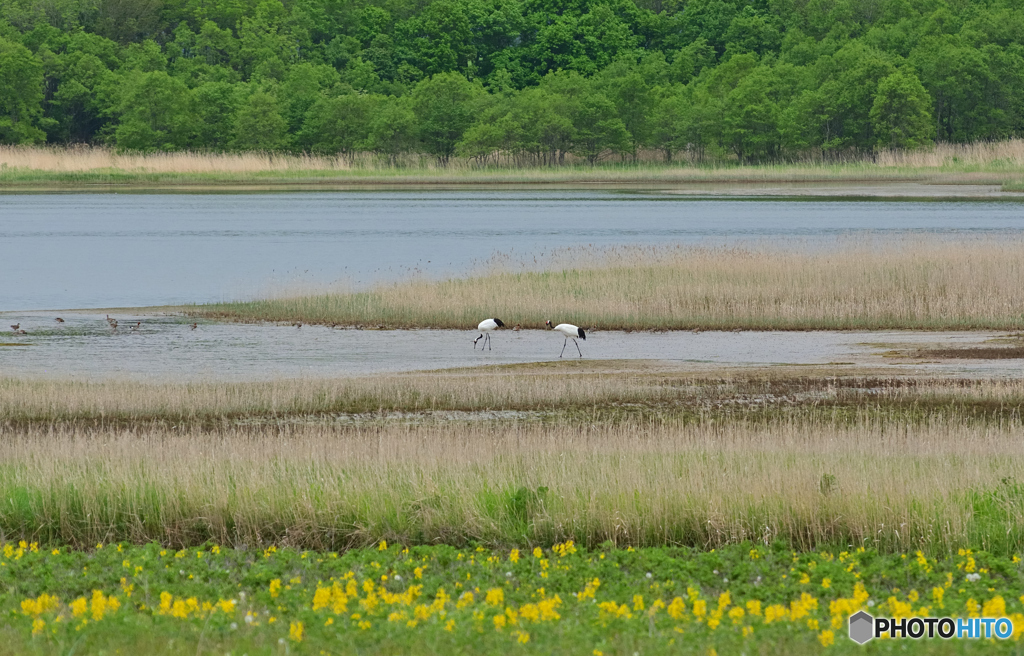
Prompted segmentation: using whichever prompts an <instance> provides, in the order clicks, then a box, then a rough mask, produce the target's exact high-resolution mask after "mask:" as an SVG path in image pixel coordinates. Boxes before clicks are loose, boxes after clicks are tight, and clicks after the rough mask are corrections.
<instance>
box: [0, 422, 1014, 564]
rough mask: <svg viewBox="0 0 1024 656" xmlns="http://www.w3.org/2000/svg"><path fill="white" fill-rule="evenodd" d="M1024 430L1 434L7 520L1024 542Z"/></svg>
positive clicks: (319, 534)
mask: <svg viewBox="0 0 1024 656" xmlns="http://www.w3.org/2000/svg"><path fill="white" fill-rule="evenodd" d="M1019 435H1020V426H1019V424H1018V425H1017V426H1016V427H1015V428H1011V429H1006V428H998V427H993V426H982V425H977V424H971V423H964V422H959V421H950V422H942V421H935V422H932V423H930V424H929V425H928V426H916V425H910V424H906V425H903V426H900V427H893V426H891V425H884V424H876V423H873V422H870V421H869V422H862V423H859V424H857V425H852V426H845V427H839V426H835V425H831V424H829V423H822V422H788V423H781V424H776V425H773V426H757V425H748V424H745V423H743V422H736V423H731V424H727V425H722V424H718V425H716V424H713V423H704V424H700V425H671V424H669V423H662V424H660V425H649V424H641V423H634V424H630V423H625V424H619V425H615V426H593V425H586V424H577V425H569V424H564V425H560V426H538V425H527V424H494V425H468V424H460V425H448V426H397V425H392V426H387V427H373V428H362V429H338V428H330V427H325V426H304V427H288V428H283V429H276V428H274V429H272V428H266V427H264V428H257V429H232V430H227V431H222V432H218V433H215V434H210V433H208V432H202V433H192V432H187V431H186V432H184V433H182V432H178V431H172V430H164V429H152V430H146V429H143V430H128V431H107V432H96V431H88V430H80V429H76V428H56V429H45V428H33V429H29V430H26V431H20V432H17V433H8V434H6V435H4V436H3V439H2V440H0V498H2V499H4V500H5V502H4V503H3V504H0V533H2V536H0V537H3V538H4V539H8V540H10V539H17V538H21V537H24V538H25V539H33V540H37V539H38V540H42V541H44V542H57V543H64V544H72V545H78V546H84V545H92V544H96V543H97V542H100V541H103V542H108V541H116V540H129V541H133V542H145V541H150V540H158V541H160V542H163V543H166V544H169V545H173V546H184V545H195V544H199V543H202V542H203V541H205V540H214V541H216V542H218V543H221V544H245V545H248V546H254V545H263V544H267V543H271V542H272V543H277V544H292V545H297V546H301V547H308V548H331V549H336V548H342V547H346V546H354V545H364V546H365V545H370V544H373V543H375V542H376V541H377V540H379V539H381V538H387V539H389V540H395V539H397V540H400V541H402V542H404V543H435V542H444V543H454V544H463V543H465V542H467V541H471V540H478V541H481V542H484V543H488V544H504V545H507V544H520V545H522V544H533V543H543V544H550V543H552V542H554V541H559V540H563V539H566V538H572V539H575V540H577V541H578V542H580V543H584V544H588V545H594V544H597V543H600V542H603V541H605V540H613V541H615V542H616V543H617V544H619V545H626V544H630V545H663V544H686V545H695V546H701V547H705V548H710V547H714V546H718V545H722V544H726V543H732V542H737V541H742V540H753V541H763V542H769V541H772V540H776V539H779V540H784V541H787V542H789V543H790V544H791V545H792V546H793V547H794V548H800V549H810V548H817V547H821V546H822V545H833V546H836V545H838V546H841V547H843V548H846V547H847V546H848V545H860V544H865V545H875V546H878V547H880V548H882V549H883V550H888V549H900V550H913V549H916V548H921V549H924V550H926V551H928V552H930V553H936V552H948V551H950V550H954V549H956V548H957V547H960V546H972V547H975V548H984V549H989V550H992V551H997V552H1000V551H1007V552H1009V551H1013V550H1017V551H1019V549H1020V548H1021V546H1022V545H1024V503H1022V502H1024V492H1022V490H1021V488H1020V487H1019V486H1017V485H1016V484H1013V483H1012V481H1014V480H1017V481H1019V480H1024V478H1022V477H1024V455H1022V453H1021V450H1020V443H1019ZM1000 481H1004V482H1003V483H1000ZM1007 481H1010V483H1007Z"/></svg>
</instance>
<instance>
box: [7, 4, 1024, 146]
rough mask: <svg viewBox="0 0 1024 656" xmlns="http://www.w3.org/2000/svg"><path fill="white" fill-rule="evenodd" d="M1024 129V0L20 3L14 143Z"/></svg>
mask: <svg viewBox="0 0 1024 656" xmlns="http://www.w3.org/2000/svg"><path fill="white" fill-rule="evenodd" d="M1021 134H1024V0H990V1H985V0H759V1H757V2H749V3H748V2H738V1H730V0H635V1H634V0H563V1H562V2H552V1H551V0H433V1H431V0H3V2H2V3H0V142H3V143H19V144H41V143H48V144H81V143H85V144H109V145H111V146H114V147H116V148H118V149H120V150H129V151H153V150H182V149H189V150H198V151H227V150H254V149H257V150H269V151H288V152H313V153H326V154H341V155H349V154H352V153H356V152H372V153H376V154H377V155H379V156H380V157H381V158H390V159H392V160H395V159H396V158H398V157H399V156H401V155H402V154H404V153H408V152H419V153H426V154H430V155H432V156H435V157H437V158H438V160H440V161H441V162H446V161H447V160H448V159H449V158H451V157H453V156H464V157H477V158H480V160H481V161H486V160H487V159H488V158H493V157H495V156H496V155H495V154H496V153H500V157H504V158H507V159H508V160H509V161H513V162H517V163H533V164H537V163H559V162H561V161H564V158H565V157H566V155H567V154H568V155H571V156H572V157H573V158H579V159H584V160H587V161H591V162H595V161H598V160H600V159H601V158H603V157H606V156H608V155H609V154H619V155H621V156H624V157H626V158H630V157H636V156H637V155H638V153H641V152H644V153H648V154H650V153H660V154H661V156H663V157H664V158H666V159H672V158H673V157H675V158H679V157H680V156H682V155H683V154H685V155H686V156H687V157H688V158H690V159H700V158H703V157H711V156H713V157H734V158H737V159H738V160H739V161H743V162H759V161H778V160H782V159H786V158H788V157H794V156H801V157H806V156H808V154H811V155H813V156H822V157H824V158H833V157H838V156H842V155H844V154H848V153H851V152H858V153H865V152H871V151H873V150H876V149H879V148H888V147H902V148H908V147H909V148H913V147H915V146H919V145H924V144H928V143H931V142H932V141H933V140H938V141H951V142H967V141H977V140H986V139H999V138H1005V137H1009V136H1015V135H1021Z"/></svg>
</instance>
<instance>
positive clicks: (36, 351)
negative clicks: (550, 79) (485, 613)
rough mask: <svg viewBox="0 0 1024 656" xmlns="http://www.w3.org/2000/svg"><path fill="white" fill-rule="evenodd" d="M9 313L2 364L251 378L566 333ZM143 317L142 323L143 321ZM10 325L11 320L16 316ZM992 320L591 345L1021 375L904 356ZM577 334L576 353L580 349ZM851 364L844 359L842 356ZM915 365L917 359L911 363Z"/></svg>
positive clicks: (519, 357) (644, 355)
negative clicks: (111, 321)
mask: <svg viewBox="0 0 1024 656" xmlns="http://www.w3.org/2000/svg"><path fill="white" fill-rule="evenodd" d="M61 318H63V319H64V320H65V322H64V324H62V325H57V324H56V323H55V322H54V316H53V314H52V313H41V312H14V313H5V314H4V317H3V319H4V320H5V321H11V322H13V321H18V322H20V323H21V325H22V326H24V327H25V328H26V329H27V330H28V331H29V334H28V335H24V336H22V335H11V334H10V333H9V332H8V333H7V334H6V335H4V334H3V333H2V332H0V376H18V377H22V376H27V377H32V378H60V379H65V380H67V379H75V380H104V379H106V380H111V379H117V380H125V379H129V380H141V381H147V380H152V381H200V380H220V381H249V380H270V379H278V378H305V377H310V378H319V377H335V376H351V375H367V374H375V373H383V372H401V371H418V370H432V369H447V368H452V367H472V366H478V365H493V364H518V363H528V362H543V361H552V360H558V359H559V354H560V353H561V350H562V346H563V343H564V338H563V337H562V336H561V335H558V334H556V333H554V332H552V331H547V330H523V331H519V332H511V331H498V332H496V333H494V334H493V336H492V348H491V349H490V350H487V351H482V350H481V349H480V348H479V347H474V346H473V339H474V338H475V337H476V336H477V334H478V333H476V332H473V331H468V330H466V331H458V330H354V329H347V330H338V329H331V328H327V327H324V326H303V327H302V328H295V327H293V326H287V325H273V324H232V323H213V322H204V323H202V324H200V325H199V326H198V327H197V328H196V329H195V330H193V329H192V328H191V325H190V324H189V323H187V322H186V320H185V319H183V318H181V317H174V316H145V315H140V316H131V315H128V314H119V315H118V317H117V318H118V319H119V320H120V323H119V327H118V329H117V330H116V331H115V330H111V329H110V327H109V326H108V325H107V322H106V320H105V316H104V315H103V314H91V313H79V312H76V313H64V314H63V316H62V317H61ZM138 320H141V321H142V326H141V327H140V328H139V329H138V330H136V331H133V330H131V328H130V327H129V325H130V324H131V323H134V322H135V321H138ZM3 327H4V328H6V327H7V326H6V325H4V326H3ZM995 336H996V334H995V333H987V332H974V333H963V332H950V333H934V332H926V333H922V332H913V331H885V332H835V331H813V332H719V331H708V332H701V333H691V332H689V331H676V332H666V333H649V332H641V333H622V332H617V331H607V332H603V331H598V332H592V333H590V334H589V335H588V336H587V339H586V340H585V341H580V342H579V348H580V350H581V351H582V353H583V356H584V357H585V358H590V359H600V360H618V359H622V360H631V359H644V360H663V361H667V362H669V363H673V364H674V365H676V366H679V367H682V368H685V369H692V370H706V369H712V368H719V367H764V366H772V365H785V364H817V365H823V364H828V363H846V364H858V365H868V366H875V367H882V368H884V369H885V370H887V371H891V372H892V374H893V375H896V374H900V373H907V371H916V372H921V371H924V372H928V373H932V374H936V375H939V374H941V375H947V376H1004V377H1019V376H1020V375H1021V368H1020V361H1019V360H989V361H964V360H951V361H945V362H938V363H935V362H933V363H918V362H912V363H908V362H906V361H904V362H894V361H893V360H892V359H891V358H887V357H885V356H884V355H883V354H884V352H885V351H887V350H890V349H892V348H894V346H896V345H904V346H905V347H908V346H911V345H914V346H917V345H925V344H927V345H943V346H966V345H978V344H980V343H982V342H984V340H986V339H989V338H992V337H995ZM577 357H578V354H577V351H576V347H575V346H573V343H572V342H571V341H570V342H569V343H568V345H567V346H566V349H565V358H570V359H576V358H577ZM835 366H836V372H837V373H841V372H842V367H843V365H841V364H836V365H835ZM906 367H909V369H907V368H906Z"/></svg>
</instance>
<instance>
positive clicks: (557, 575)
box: [0, 542, 1024, 656]
mask: <svg viewBox="0 0 1024 656" xmlns="http://www.w3.org/2000/svg"><path fill="white" fill-rule="evenodd" d="M403 546H404V545H401V544H392V543H388V544H384V543H380V544H379V545H376V546H374V547H372V548H368V549H360V550H353V551H349V552H347V553H342V554H339V553H336V552H322V551H321V552H316V551H313V552H309V551H303V552H299V551H295V550H292V549H267V550H262V551H261V550H255V549H251V548H249V549H245V548H231V547H230V546H228V545H223V546H218V545H203V546H202V547H201V548H199V549H187V550H180V551H175V550H169V549H164V548H162V547H161V546H160V545H156V544H150V545H146V546H144V547H132V546H129V545H121V544H109V543H104V544H100V545H95V548H91V549H90V550H88V551H70V550H67V549H65V548H58V549H51V548H49V547H47V546H43V548H39V546H38V545H36V544H35V543H31V544H25V543H22V544H20V545H19V544H14V543H8V544H6V545H3V547H4V556H3V560H4V561H5V562H4V566H3V568H2V569H0V581H2V582H3V583H4V586H3V588H0V613H3V615H4V617H5V618H6V621H5V623H4V625H3V627H2V628H0V637H2V639H3V640H2V642H3V646H0V653H18V654H67V653H70V652H71V651H75V650H76V649H77V650H78V651H80V652H84V653H95V652H101V651H103V652H123V653H147V654H153V653H160V654H163V653H173V654H181V653H190V654H192V653H194V654H201V653H209V654H224V653H243V652H244V653H250V654H274V653H279V654H287V653H296V654H318V653H319V654H323V653H328V654H396V653H405V654H411V653H415V654H440V653H446V654H480V653H501V652H510V653H523V654H551V653H558V654H570V655H580V656H584V655H585V656H595V655H597V656H603V655H604V654H632V653H643V654H700V655H701V656H704V655H706V654H708V653H709V652H710V651H715V652H716V653H718V651H719V650H720V652H721V653H724V654H732V653H787V654H816V653H821V652H822V651H823V650H827V651H829V652H838V653H851V654H854V653H857V654H860V653H865V650H867V652H868V653H880V652H888V651H891V650H893V649H899V648H900V647H909V648H912V649H913V651H914V653H922V652H927V653H978V652H979V651H981V650H982V646H983V649H984V651H985V653H992V652H995V653H1016V650H1017V649H1018V647H1019V643H1018V640H1019V639H1020V637H1021V635H1022V634H1024V615H1022V605H1021V604H1022V602H1021V600H1019V599H1018V598H1017V597H1018V594H1019V592H1020V587H1021V584H1022V572H1021V565H1020V562H1019V561H1020V559H1019V558H1018V557H1016V556H1014V557H1012V558H1011V557H998V556H994V555H992V554H988V553H984V552H968V551H964V552H961V553H958V554H955V555H952V556H950V557H945V558H938V559H935V558H929V557H927V556H925V555H924V554H920V553H918V554H915V553H913V552H910V553H902V554H892V555H884V554H879V553H878V552H876V551H874V550H872V549H857V548H853V549H843V550H840V551H835V552H820V553H815V552H809V553H794V552H791V551H789V550H787V549H785V548H784V547H783V546H782V545H780V544H777V543H772V544H769V545H764V544H761V543H746V544H741V545H734V546H732V547H727V548H724V549H719V550H716V551H715V552H713V553H711V552H700V551H694V550H690V549H681V548H658V549H641V550H635V551H634V550H621V549H614V548H611V547H610V546H609V545H603V546H602V547H601V548H599V549H595V550H588V549H584V548H582V547H580V546H579V545H578V544H575V543H573V542H561V543H556V544H553V545H547V544H545V545H543V547H540V546H538V547H536V548H535V549H522V550H511V549H500V550H494V551H491V550H487V549H483V548H477V549H472V548H470V549H462V550H456V549H453V548H451V547H447V546H434V547H412V548H403ZM860 609H866V610H868V611H870V612H872V613H874V614H875V616H879V615H881V616H897V617H898V616H908V615H911V614H912V615H916V616H928V615H932V616H959V617H966V616H976V615H977V614H978V613H979V611H981V614H983V615H984V616H986V617H998V616H1002V615H1007V616H1009V617H1011V619H1012V621H1013V623H1014V631H1013V634H1012V636H1008V637H1007V639H1004V640H987V641H985V642H984V643H982V645H977V644H972V643H974V642H975V641H971V640H951V641H940V640H938V639H934V640H921V641H913V642H909V641H893V640H885V641H878V640H875V641H873V642H872V643H869V644H868V645H867V646H866V647H861V646H859V645H856V644H855V643H853V642H852V641H850V640H848V639H847V637H846V631H847V628H846V627H847V621H848V617H849V615H851V614H852V613H854V612H856V611H858V610H860ZM893 643H895V644H893ZM886 647H890V649H886Z"/></svg>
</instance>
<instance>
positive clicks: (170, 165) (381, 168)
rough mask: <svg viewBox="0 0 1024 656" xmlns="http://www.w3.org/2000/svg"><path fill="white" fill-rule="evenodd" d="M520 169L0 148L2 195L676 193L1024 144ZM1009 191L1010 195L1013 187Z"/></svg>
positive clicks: (1001, 151)
mask: <svg viewBox="0 0 1024 656" xmlns="http://www.w3.org/2000/svg"><path fill="white" fill-rule="evenodd" d="M569 161H570V164H568V165H566V166H562V167H536V168H516V167H504V166H499V165H490V166H480V165H479V164H478V163H477V162H476V161H475V160H472V159H454V160H452V161H451V162H450V163H449V164H448V165H447V166H444V167H442V166H440V165H438V164H437V162H436V160H434V159H432V158H429V157H425V156H421V155H410V156H407V157H405V158H403V159H401V160H400V161H399V162H398V163H397V165H396V164H395V163H392V162H390V161H388V162H383V161H381V160H380V159H378V158H376V157H375V156H373V155H371V154H368V153H367V154H360V155H356V156H353V157H347V158H342V157H320V156H309V155H283V154H269V153H224V154H217V153H193V152H177V153H154V154H123V153H117V152H115V151H111V150H108V149H104V148H72V149H59V148H26V147H12V146H2V147H0V189H4V188H8V189H18V188H36V189H46V188H61V187H89V186H108V185H109V186H124V187H132V186H138V187H151V186H156V187H164V186H166V187H176V186H184V187H188V186H215V187H216V186H236V185H256V186H277V185H304V184H309V185H317V186H324V185H341V186H345V185H356V186H365V185H370V186H374V185H397V186H418V185H431V184H456V185H504V184H583V183H586V184H590V183H607V184H679V183H695V182H697V183H702V182H721V183H730V182H742V183H751V182H754V183H756V182H844V181H846V182H887V181H923V182H934V183H944V184H979V183H985V184H1003V185H1010V186H1012V188H1014V189H1015V188H1017V186H1019V185H1020V184H1022V183H1024V140H1009V141H1003V142H992V143H979V144H967V145H955V144H939V145H936V146H934V147H933V148H930V149H926V150H918V151H883V152H880V153H876V154H874V155H873V156H870V157H868V156H863V157H851V158H849V159H846V160H844V161H838V162H820V161H804V162H792V163H782V164H766V165H759V166H740V165H738V164H736V163H735V162H731V161H720V162H712V163H700V164H698V163H691V162H686V161H682V162H678V163H664V162H660V161H653V160H651V159H643V160H641V161H639V162H623V161H618V162H616V161H611V162H606V163H604V164H600V165H596V166H591V165H587V164H583V163H572V158H571V157H570V158H569ZM1008 188H1010V187H1008Z"/></svg>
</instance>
